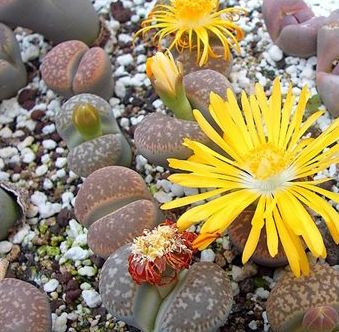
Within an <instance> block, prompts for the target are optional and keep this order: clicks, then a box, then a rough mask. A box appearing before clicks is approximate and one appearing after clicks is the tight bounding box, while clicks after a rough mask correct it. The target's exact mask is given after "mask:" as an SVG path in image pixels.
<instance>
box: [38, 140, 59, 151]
mask: <svg viewBox="0 0 339 332" xmlns="http://www.w3.org/2000/svg"><path fill="white" fill-rule="evenodd" d="M42 146H43V147H44V148H45V149H47V150H54V149H55V148H56V146H57V144H56V142H55V141H53V140H52V139H45V140H44V141H42Z"/></svg>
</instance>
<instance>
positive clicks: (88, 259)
mask: <svg viewBox="0 0 339 332" xmlns="http://www.w3.org/2000/svg"><path fill="white" fill-rule="evenodd" d="M305 1H306V2H307V3H308V4H309V5H311V6H312V8H313V10H314V12H315V13H316V15H328V14H329V13H330V12H331V11H332V10H335V9H338V7H339V6H338V1H337V0H327V1H321V0H305ZM93 3H94V6H95V8H96V10H97V12H98V14H100V16H102V18H104V20H105V22H106V26H107V28H108V29H109V30H110V32H111V37H110V39H109V40H108V42H107V44H106V46H105V50H106V51H107V53H108V54H109V55H110V58H111V62H112V66H113V73H114V79H115V90H114V96H113V97H112V98H111V99H110V100H109V102H110V104H111V106H112V108H113V111H114V114H115V116H116V118H117V120H118V123H119V124H120V126H121V128H122V130H123V133H124V134H125V135H126V137H127V138H128V140H129V141H130V142H131V144H132V146H133V133H134V130H135V127H136V125H137V124H138V123H139V122H140V121H141V120H142V119H143V118H144V116H145V115H146V114H148V113H151V112H166V111H165V108H164V106H163V103H162V102H161V100H160V99H158V97H157V95H156V94H155V92H154V90H153V89H152V87H151V84H150V82H149V80H148V79H147V76H146V74H145V61H146V59H147V57H148V56H150V55H152V54H153V52H154V49H153V48H152V47H148V46H146V45H145V44H144V43H143V42H142V41H141V40H140V39H139V40H137V41H136V43H135V45H134V47H133V45H132V41H133V34H134V33H135V32H136V31H137V30H138V27H139V24H140V21H141V20H142V19H143V18H145V16H146V15H147V13H148V11H149V10H150V8H151V7H152V5H153V3H152V2H150V1H145V0H133V1H128V0H122V1H121V2H119V1H118V2H113V3H112V4H111V1H109V0H95V1H93ZM261 3H262V1H261V0H246V1H245V0H239V1H237V0H230V1H228V2H227V4H228V5H229V6H233V5H240V6H242V7H244V8H247V9H248V11H249V14H248V16H247V17H243V18H241V19H240V21H239V24H240V25H241V27H242V28H243V29H244V30H245V32H246V36H245V39H244V40H243V41H242V42H241V44H240V45H241V52H240V54H239V55H235V56H234V66H233V69H232V73H231V75H230V80H231V82H232V84H233V87H234V90H235V92H236V93H239V92H240V91H241V90H242V89H244V90H245V91H246V92H247V93H250V92H251V91H253V87H254V84H255V83H256V82H260V83H261V84H262V85H263V86H264V87H265V89H266V90H267V92H268V93H269V92H270V89H271V86H272V81H273V79H274V78H275V77H276V76H278V75H279V76H281V82H282V86H283V90H285V91H286V89H287V86H288V83H289V82H290V81H291V82H292V83H293V85H294V87H295V88H294V90H293V91H294V93H295V94H296V95H298V94H299V93H300V91H301V88H302V86H303V85H305V84H307V85H308V87H309V88H310V90H311V93H312V94H316V93H317V92H316V88H315V67H316V57H311V58H308V59H301V58H297V57H290V56H285V55H284V54H283V53H282V51H281V50H280V49H279V48H278V47H277V46H275V45H273V43H272V41H271V39H270V37H269V35H268V33H267V31H266V28H265V26H264V23H263V20H262V18H261V13H260V10H261ZM112 9H113V10H114V12H113V14H112ZM15 33H16V37H17V40H18V41H19V44H20V48H21V54H22V58H23V61H24V63H25V66H26V69H27V71H28V75H29V83H28V85H27V86H26V87H25V88H23V89H22V90H21V91H19V93H18V95H17V96H16V97H14V98H12V99H9V100H4V101H2V102H1V104H0V180H6V181H11V182H13V183H16V184H17V185H18V186H20V187H23V188H26V189H27V190H28V191H29V194H30V203H31V204H30V208H29V211H28V219H27V223H26V224H25V225H24V226H20V227H19V228H18V229H17V230H16V232H15V233H14V234H13V235H12V236H11V237H10V238H9V240H8V241H0V258H1V257H4V256H6V255H7V256H8V258H9V260H10V262H11V264H10V270H9V275H10V276H13V277H16V278H19V279H22V280H26V281H29V282H30V283H32V284H34V285H36V286H37V287H39V288H41V289H42V290H44V291H45V292H46V293H47V294H48V296H49V298H50V302H51V307H52V316H53V317H52V318H53V331H55V332H64V331H69V332H74V331H84V332H86V331H91V332H92V331H93V332H94V331H135V329H133V328H130V327H128V326H127V325H126V324H125V323H124V322H121V321H116V320H115V319H114V317H112V316H111V315H109V314H107V312H106V310H105V308H104V307H102V306H101V299H100V295H99V293H98V275H99V273H100V268H101V267H102V265H103V262H104V261H103V259H101V258H99V257H97V256H95V255H93V253H92V252H91V250H89V248H88V246H87V235H86V233H87V230H86V229H84V228H83V227H82V226H81V225H80V224H79V223H78V222H77V221H76V219H75V217H74V214H73V204H74V198H75V196H76V194H77V192H78V190H79V186H80V185H81V183H82V179H81V178H79V177H78V176H77V175H76V174H74V173H73V172H71V171H69V170H68V168H67V158H66V157H67V154H68V150H67V147H66V145H65V143H64V142H63V141H62V140H61V138H60V136H59V135H58V133H57V132H56V130H55V125H54V116H55V114H56V112H57V111H58V110H59V108H60V106H61V105H62V104H63V102H64V101H65V99H64V98H62V97H60V96H58V95H56V94H55V93H54V92H53V91H51V90H49V89H48V88H47V87H46V85H45V84H44V82H43V81H42V80H41V78H40V72H39V66H40V64H41V60H42V59H43V57H44V56H45V55H46V53H47V52H48V51H49V50H50V49H51V44H49V43H48V42H47V41H46V40H44V38H43V36H41V35H39V34H35V33H31V32H30V31H27V30H24V29H20V28H18V29H16V31H15ZM332 120H333V119H332V118H331V116H330V115H329V114H328V113H325V115H324V116H322V117H321V118H320V119H319V120H318V121H317V125H316V126H315V127H314V128H313V132H312V135H318V134H319V133H320V132H321V131H323V130H325V129H326V128H327V126H328V125H329V124H330V123H331V121H332ZM132 167H133V168H134V169H135V170H137V171H138V172H139V173H140V174H141V175H142V176H143V177H144V179H145V181H146V183H147V184H148V186H149V188H150V190H151V192H152V194H153V195H154V197H155V198H156V199H157V200H158V201H159V202H160V203H164V202H167V201H170V200H172V199H173V198H175V197H181V196H184V195H190V194H194V193H196V192H197V189H190V188H183V187H180V186H178V185H172V184H171V183H170V182H169V181H168V180H166V178H167V177H168V175H169V172H168V171H165V170H164V168H163V167H159V166H155V165H150V164H149V163H148V162H147V160H146V159H145V158H144V157H142V156H140V155H137V156H136V157H135V158H134V162H133V166H132ZM323 175H326V176H330V177H333V178H334V180H333V181H332V183H331V185H333V187H332V190H333V191H336V192H338V185H337V184H338V171H337V168H336V166H335V165H333V166H331V167H330V168H329V169H328V170H327V171H326V172H323V174H320V175H319V176H323ZM336 208H337V209H338V206H337V207H336ZM201 259H202V260H205V261H215V262H216V263H217V264H218V265H220V266H222V267H223V268H224V269H225V270H226V271H227V272H228V274H229V276H230V278H231V279H232V285H233V290H234V295H235V297H234V305H233V308H232V313H231V315H230V317H229V319H228V322H227V324H226V325H225V326H224V327H223V328H221V331H224V332H226V331H231V332H232V331H236V332H242V331H268V330H269V325H268V322H267V318H266V312H265V302H266V299H267V297H268V295H269V292H270V289H271V288H272V287H273V285H274V282H275V280H276V279H277V278H278V277H279V275H280V274H281V272H282V270H283V269H272V268H266V267H260V266H257V265H255V264H251V263H249V264H247V265H246V266H244V267H243V266H242V264H241V258H240V256H239V254H238V253H237V252H236V251H235V249H234V248H232V246H231V244H230V242H229V239H228V236H225V237H224V238H222V239H219V240H218V241H217V242H216V243H215V244H214V245H212V246H211V248H210V249H207V250H205V251H203V252H202V253H201Z"/></svg>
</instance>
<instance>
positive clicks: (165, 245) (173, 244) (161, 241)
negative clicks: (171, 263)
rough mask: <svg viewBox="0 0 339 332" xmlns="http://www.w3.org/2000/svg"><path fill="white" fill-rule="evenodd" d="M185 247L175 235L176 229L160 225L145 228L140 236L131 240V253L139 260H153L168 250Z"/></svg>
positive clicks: (172, 250) (168, 251)
mask: <svg viewBox="0 0 339 332" xmlns="http://www.w3.org/2000/svg"><path fill="white" fill-rule="evenodd" d="M182 249H186V246H185V245H184V243H183V241H182V240H181V239H180V238H179V237H177V229H176V228H175V227H171V226H168V225H160V226H158V227H157V228H155V229H153V230H151V231H150V230H145V231H144V234H143V235H142V236H138V237H137V238H135V239H134V240H133V244H132V253H133V255H135V259H138V260H140V261H143V260H147V261H154V260H155V259H156V258H158V257H162V256H164V255H166V254H168V253H170V252H174V251H177V250H182Z"/></svg>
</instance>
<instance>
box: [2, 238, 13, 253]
mask: <svg viewBox="0 0 339 332" xmlns="http://www.w3.org/2000/svg"><path fill="white" fill-rule="evenodd" d="M12 247H13V244H12V243H11V242H9V241H1V242H0V254H7V253H8V252H10V251H11V249H12Z"/></svg>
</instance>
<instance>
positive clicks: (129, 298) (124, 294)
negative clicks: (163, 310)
mask: <svg viewBox="0 0 339 332" xmlns="http://www.w3.org/2000/svg"><path fill="white" fill-rule="evenodd" d="M130 253H131V248H130V245H129V244H126V245H125V246H123V247H120V248H119V249H118V250H117V251H115V252H114V253H113V254H112V255H111V256H110V257H109V258H108V259H107V261H106V262H105V264H104V266H103V268H102V271H101V276H100V281H99V291H100V295H101V298H102V302H103V304H104V306H105V307H106V309H107V310H108V312H109V313H111V314H112V315H113V316H115V317H117V318H118V319H121V320H123V321H124V322H126V323H127V324H130V325H133V326H135V327H137V328H139V329H140V330H142V331H144V332H152V331H153V324H154V321H155V318H156V314H157V312H158V309H159V306H160V303H161V297H160V295H159V293H158V291H157V289H156V288H155V287H153V286H150V285H147V284H143V285H137V284H136V283H135V282H134V281H133V280H132V278H131V277H130V275H129V273H128V256H129V255H130Z"/></svg>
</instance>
